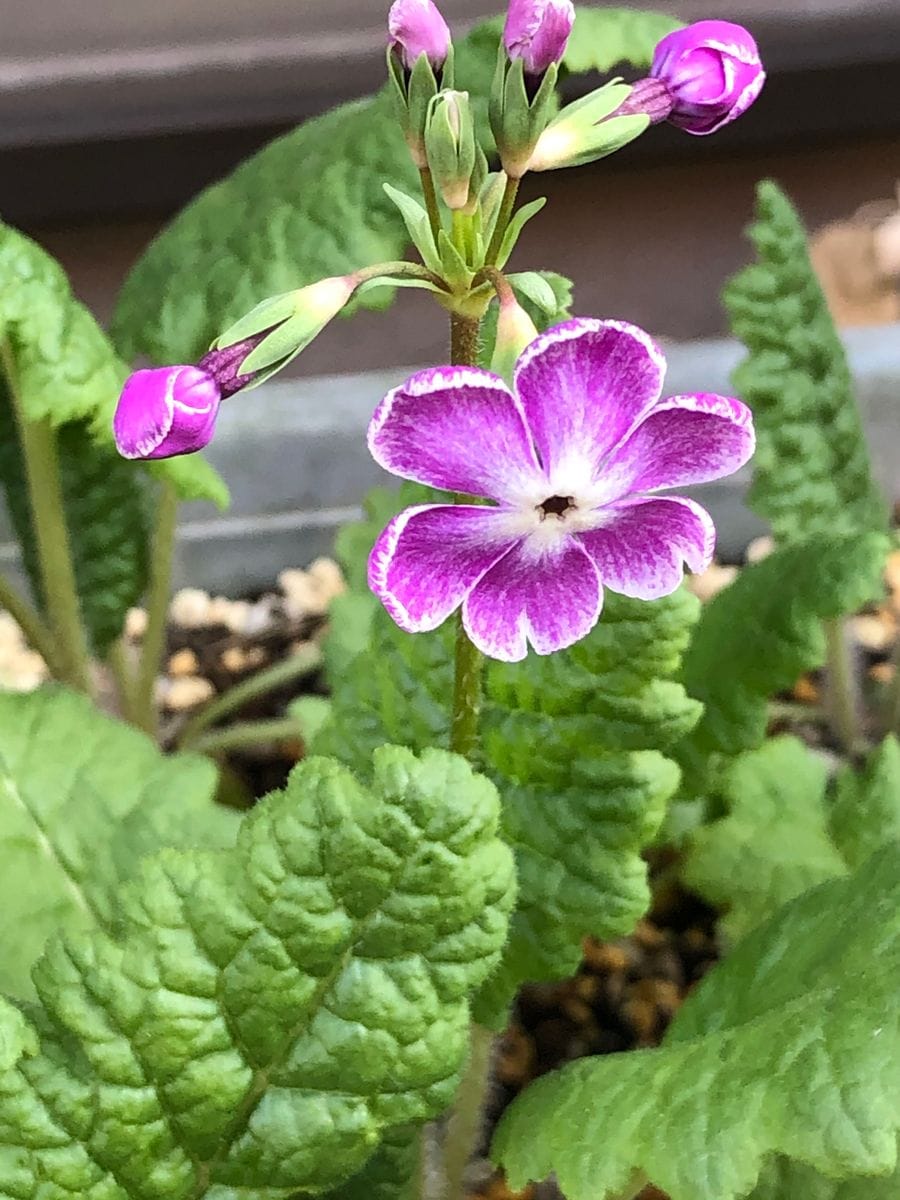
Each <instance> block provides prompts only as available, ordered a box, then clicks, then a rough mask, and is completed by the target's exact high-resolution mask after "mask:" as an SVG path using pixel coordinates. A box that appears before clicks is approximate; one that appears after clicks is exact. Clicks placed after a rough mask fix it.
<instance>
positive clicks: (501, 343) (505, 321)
mask: <svg viewBox="0 0 900 1200" xmlns="http://www.w3.org/2000/svg"><path fill="white" fill-rule="evenodd" d="M537 335H538V331H537V329H536V328H535V324H534V321H532V319H531V317H529V315H528V313H527V312H526V311H525V309H524V308H523V307H522V305H521V304H520V303H519V302H518V300H517V299H516V297H515V293H514V292H513V290H512V288H506V289H504V291H503V293H502V294H501V297H500V312H499V315H498V317H497V340H496V341H495V342H494V353H493V355H492V357H491V370H492V371H493V372H494V374H495V375H500V376H501V377H502V378H503V379H506V380H511V379H512V376H513V368H514V367H515V364H516V359H517V358H518V357H519V355H520V354H521V353H522V351H523V350H524V349H525V347H526V346H529V345H531V343H532V342H533V341H534V339H535V338H536V337H537Z"/></svg>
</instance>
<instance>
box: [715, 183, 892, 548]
mask: <svg viewBox="0 0 900 1200" xmlns="http://www.w3.org/2000/svg"><path fill="white" fill-rule="evenodd" d="M750 237H751V239H752V241H753V243H754V246H755V247H756V253H757V262H756V263H754V264H753V265H752V266H749V267H746V268H745V269H744V270H743V271H741V272H740V273H739V274H738V275H736V276H735V277H734V278H733V279H732V280H731V282H730V283H729V284H728V286H727V287H726V289H725V293H724V301H725V306H726V308H727V309H728V314H729V317H730V321H731V328H732V330H733V332H734V334H735V336H736V337H737V338H739V339H740V340H741V341H742V342H744V344H745V345H746V346H747V349H748V351H749V354H748V356H747V358H746V359H745V360H744V361H743V362H742V363H741V364H740V366H739V367H738V368H737V370H736V371H735V374H734V383H735V386H736V387H737V389H738V391H739V392H740V394H741V395H742V396H743V398H744V399H745V400H746V401H747V403H748V404H749V405H750V407H751V408H752V409H753V415H754V419H755V423H756V431H757V438H758V445H757V451H756V456H755V458H754V462H753V484H752V486H751V488H750V493H749V497H748V502H749V504H750V506H751V508H753V510H754V511H755V512H757V513H759V514H760V516H762V517H764V518H765V519H766V520H767V521H769V523H770V524H771V526H772V530H773V532H774V534H775V536H776V538H777V539H778V540H779V541H782V542H791V541H800V540H803V539H805V538H808V537H809V536H810V535H812V534H825V535H828V536H835V535H840V534H852V533H859V532H862V531H865V530H870V529H884V528H885V526H886V523H887V514H886V510H885V505H884V500H883V498H882V496H881V495H880V493H879V491H878V488H877V487H876V485H875V483H874V481H873V479H872V472H871V463H870V460H869V452H868V448H867V446H866V442H865V438H864V436H863V431H862V422H861V421H860V416H859V411H858V409H857V406H856V400H855V397H854V391H853V381H852V378H851V376H850V370H849V367H848V365H847V355H846V352H845V350H844V347H843V344H842V343H841V340H840V337H839V336H838V333H837V331H836V329H835V327H834V321H833V319H832V317H831V315H830V313H829V311H828V306H827V304H826V302H825V297H824V295H823V294H822V288H821V285H820V284H819V281H818V279H817V277H816V274H815V272H814V271H813V267H812V264H811V262H810V259H809V249H808V246H807V240H806V230H805V229H804V228H803V224H802V222H801V220H800V217H799V216H798V214H797V212H796V211H795V210H794V208H793V207H792V205H791V203H790V201H789V200H788V198H787V197H786V196H785V195H784V193H783V192H782V191H780V189H779V188H778V187H777V186H776V185H775V184H774V183H772V182H771V181H767V182H763V183H761V184H760V185H759V190H758V193H757V212H756V223H755V224H754V225H753V226H752V227H751V229H750Z"/></svg>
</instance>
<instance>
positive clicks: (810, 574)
mask: <svg viewBox="0 0 900 1200" xmlns="http://www.w3.org/2000/svg"><path fill="white" fill-rule="evenodd" d="M887 545H888V543H887V539H886V537H885V536H884V535H882V534H878V533H869V534H866V535H864V536H862V537H859V536H855V537H848V536H845V537H840V536H830V537H829V536H825V535H821V534H820V535H816V536H811V537H810V538H809V539H808V540H807V541H805V542H803V543H798V544H797V545H793V546H787V547H785V548H784V549H783V550H778V551H776V552H775V553H774V554H771V555H769V557H768V558H766V559H764V560H763V561H762V562H760V563H757V564H755V565H754V566H750V567H747V568H746V569H745V570H744V571H742V572H741V574H740V575H739V576H738V578H737V579H736V580H735V581H734V583H733V584H732V585H731V586H730V587H728V588H726V589H725V590H724V591H723V592H721V593H720V594H719V595H718V596H716V597H715V598H714V599H713V600H712V601H711V602H710V603H709V604H707V605H706V606H705V607H704V609H703V612H702V615H701V618H700V623H699V624H698V626H697V630H696V632H695V634H694V637H693V640H692V641H691V644H690V646H689V648H688V651H687V653H686V655H685V659H684V669H683V671H682V680H683V682H684V684H685V686H686V687H687V690H688V693H689V694H690V695H691V696H694V697H695V698H696V699H697V700H701V701H702V702H703V705H704V712H703V717H702V718H701V720H700V722H699V724H698V725H697V727H696V728H695V729H694V731H693V733H691V734H690V735H689V737H688V738H687V739H686V741H685V742H684V743H683V744H682V746H681V747H679V751H678V754H679V760H680V761H681V762H682V765H683V766H684V767H685V769H686V771H687V772H688V774H689V776H690V778H689V780H688V782H689V784H690V786H691V787H692V789H693V790H694V791H695V792H701V791H702V790H703V789H704V788H705V787H706V786H707V783H708V778H707V776H708V774H709V772H710V770H711V769H712V768H714V766H715V761H714V760H712V759H711V756H715V755H724V756H727V757H732V756H733V755H735V754H738V753H740V752H741V751H742V750H750V749H753V748H754V747H755V746H759V745H760V744H761V743H762V741H763V738H764V737H765V732H766V721H767V707H766V701H767V699H768V698H769V697H770V696H772V695H774V694H775V693H777V692H779V691H781V690H783V689H784V688H787V687H790V686H792V685H793V683H794V682H795V681H796V679H797V677H798V676H799V675H800V674H802V672H803V671H807V670H810V669H811V668H813V667H818V666H821V664H822V663H823V661H824V659H825V637H824V633H823V631H822V626H821V622H822V621H823V620H825V619H827V618H832V617H839V616H842V615H843V614H844V613H850V612H853V611H855V610H856V609H857V608H858V607H859V606H860V605H861V604H863V603H865V602H866V601H868V600H870V599H872V598H873V597H874V596H875V595H877V594H878V593H879V592H880V589H881V587H882V584H881V570H882V567H883V564H884V557H885V554H886V553H887Z"/></svg>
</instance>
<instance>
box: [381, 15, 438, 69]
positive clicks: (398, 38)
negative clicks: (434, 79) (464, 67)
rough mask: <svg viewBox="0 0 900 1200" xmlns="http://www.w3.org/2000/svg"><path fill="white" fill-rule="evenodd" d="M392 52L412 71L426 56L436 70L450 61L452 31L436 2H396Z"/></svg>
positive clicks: (391, 29) (390, 29) (391, 18)
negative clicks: (422, 57) (420, 58)
mask: <svg viewBox="0 0 900 1200" xmlns="http://www.w3.org/2000/svg"><path fill="white" fill-rule="evenodd" d="M388 33H389V35H390V45H391V49H392V50H394V51H395V52H396V53H397V55H398V56H399V57H400V60H401V62H402V63H403V66H404V67H405V68H406V69H407V71H411V70H412V69H413V67H414V66H415V65H416V62H417V60H418V58H419V56H420V55H422V54H424V55H425V57H426V58H427V59H428V61H429V63H430V64H431V66H432V68H433V69H434V70H435V71H439V70H440V69H441V67H442V66H443V65H444V63H445V62H446V61H447V55H448V54H449V52H450V30H449V29H448V28H447V22H446V21H445V20H444V18H443V17H442V16H441V13H440V10H439V8H438V7H437V5H436V4H435V3H434V2H433V0H394V3H393V4H392V5H391V10H390V12H389V13H388Z"/></svg>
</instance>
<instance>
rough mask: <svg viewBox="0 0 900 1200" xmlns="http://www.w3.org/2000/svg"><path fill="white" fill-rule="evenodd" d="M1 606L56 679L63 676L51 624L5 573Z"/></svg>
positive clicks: (1, 577)
mask: <svg viewBox="0 0 900 1200" xmlns="http://www.w3.org/2000/svg"><path fill="white" fill-rule="evenodd" d="M0 608H3V609H5V610H6V611H7V612H8V613H9V615H10V616H11V617H12V618H13V620H14V621H15V622H16V624H17V625H18V626H19V628H20V629H21V630H22V633H23V634H24V635H25V640H26V642H28V644H29V646H30V647H31V648H32V650H36V651H37V652H38V654H39V655H40V656H41V658H42V659H43V660H44V662H45V663H46V664H47V669H48V670H49V671H50V674H51V675H52V676H53V678H54V679H60V678H62V673H63V670H62V665H61V662H60V652H59V647H58V646H57V645H56V642H55V641H54V638H53V634H52V632H51V631H50V627H49V625H46V624H45V623H44V621H43V619H42V618H41V616H40V614H39V613H38V611H37V609H36V608H34V607H33V606H32V605H31V604H29V603H28V601H27V600H26V599H25V597H24V596H23V595H22V594H21V592H19V591H17V589H16V588H14V587H13V585H12V584H11V583H10V581H9V580H8V579H7V578H6V576H5V575H0Z"/></svg>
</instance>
